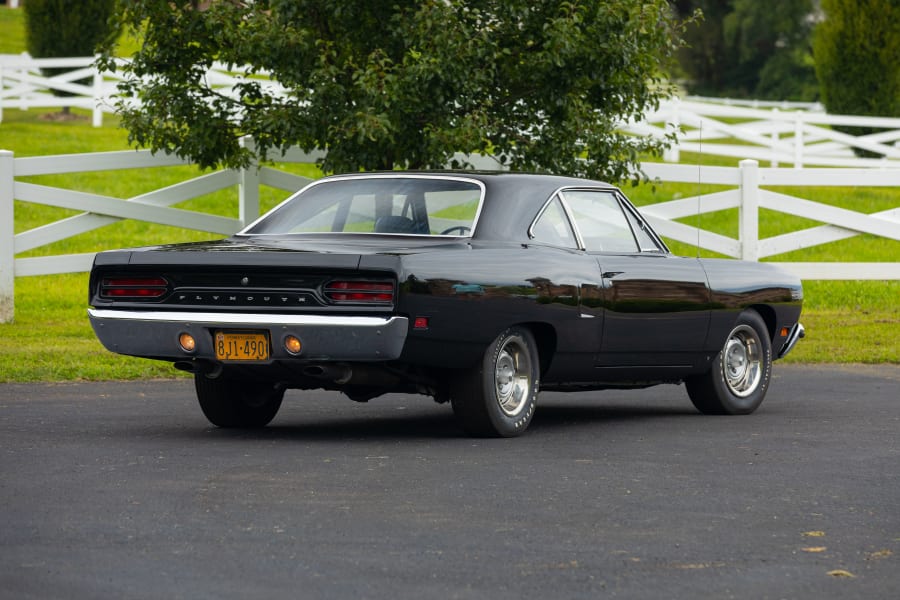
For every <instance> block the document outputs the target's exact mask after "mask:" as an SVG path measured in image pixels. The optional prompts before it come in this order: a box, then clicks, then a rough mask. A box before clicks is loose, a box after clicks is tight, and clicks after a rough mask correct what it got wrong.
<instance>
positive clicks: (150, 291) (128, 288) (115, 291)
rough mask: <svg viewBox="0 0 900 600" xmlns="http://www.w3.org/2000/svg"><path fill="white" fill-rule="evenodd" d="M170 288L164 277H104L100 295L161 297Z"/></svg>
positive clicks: (121, 298) (133, 297) (115, 297)
mask: <svg viewBox="0 0 900 600" xmlns="http://www.w3.org/2000/svg"><path fill="white" fill-rule="evenodd" d="M168 289H169V282H168V281H166V280H165V279H163V278H162V277H104V278H103V279H102V280H101V281H100V297H101V298H113V299H116V300H123V299H131V300H134V299H152V298H161V297H162V296H164V295H165V294H166V292H167V291H168Z"/></svg>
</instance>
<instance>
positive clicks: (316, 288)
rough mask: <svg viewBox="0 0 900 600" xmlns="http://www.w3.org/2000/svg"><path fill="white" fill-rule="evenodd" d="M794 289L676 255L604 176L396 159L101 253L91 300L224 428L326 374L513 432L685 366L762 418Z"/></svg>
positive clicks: (263, 420) (266, 416)
mask: <svg viewBox="0 0 900 600" xmlns="http://www.w3.org/2000/svg"><path fill="white" fill-rule="evenodd" d="M802 297H803V291H802V287H801V284H800V281H799V280H798V279H797V278H796V277H794V276H792V275H790V274H788V273H785V272H784V271H782V270H779V269H778V268H777V267H775V266H773V265H770V264H760V263H749V262H741V261H736V260H722V259H698V258H683V257H678V256H675V255H673V254H672V253H670V252H669V250H668V249H667V248H666V245H665V244H664V243H663V241H662V240H661V239H660V238H659V236H657V235H656V234H655V233H654V232H653V230H652V229H651V228H650V226H649V225H648V224H647V222H646V220H645V219H643V218H642V217H641V215H640V213H639V212H638V211H637V210H636V209H635V208H634V206H632V205H631V204H630V203H629V202H628V200H627V199H626V198H625V197H624V196H623V195H622V193H621V192H620V191H619V190H618V189H616V188H615V187H613V186H610V185H608V184H605V183H601V182H597V181H588V180H583V179H575V178H567V177H555V176H547V175H526V174H517V173H478V172H390V173H372V174H354V175H340V176H333V177H327V178H324V179H320V180H318V181H315V182H313V183H311V184H310V185H308V186H307V187H305V188H304V189H302V190H301V191H299V192H297V193H296V194H294V195H293V196H291V197H290V198H289V199H288V200H286V201H285V202H283V203H282V204H281V205H279V206H278V207H277V208H275V209H274V210H272V211H270V212H269V213H268V214H266V215H265V216H263V217H262V218H260V219H259V220H257V221H256V222H255V223H253V224H252V225H250V226H249V227H247V228H246V229H244V230H243V231H241V232H240V233H238V234H236V235H234V236H232V237H230V238H227V239H223V240H218V241H211V242H201V243H187V244H176V245H169V246H158V247H148V248H139V249H131V250H117V251H111V252H102V253H100V254H98V255H97V257H96V259H95V261H94V267H93V270H92V271H91V278H90V305H91V307H92V308H91V309H90V310H89V311H88V312H89V315H90V320H91V324H92V326H93V327H94V331H95V332H96V334H97V337H98V338H100V340H101V342H102V343H103V344H104V346H106V348H108V349H109V350H111V351H113V352H118V353H121V354H128V355H133V356H141V357H145V358H151V359H156V360H165V361H170V362H172V363H174V366H175V367H176V368H178V369H182V370H185V371H189V372H191V373H193V374H194V381H195V386H196V391H197V397H198V399H199V401H200V407H201V408H202V410H203V413H204V414H205V415H206V417H207V418H208V419H209V420H210V421H211V422H212V423H213V424H215V425H218V426H220V427H260V426H264V425H266V424H267V423H269V421H271V419H272V418H273V417H274V416H275V414H276V412H277V411H278V409H279V407H280V406H281V402H282V398H283V396H284V391H285V390H286V389H288V388H296V389H317V388H324V389H329V390H340V391H342V392H343V393H344V394H346V395H347V396H348V397H350V398H351V399H353V400H357V401H363V402H364V401H367V400H369V399H371V398H375V397H376V396H379V395H381V394H385V393H388V392H405V393H419V394H424V395H428V396H432V397H433V398H434V399H435V400H437V401H438V402H447V401H449V402H450V403H451V404H452V407H453V412H454V414H455V415H456V417H457V418H458V421H459V423H460V424H461V425H462V427H463V428H464V429H465V430H466V431H467V432H468V433H470V434H472V435H479V436H514V435H518V434H521V433H522V432H523V431H525V429H526V428H527V427H528V424H529V422H530V421H531V418H532V416H533V414H534V410H535V406H536V404H537V398H538V391H539V390H599V389H607V388H639V387H646V386H651V385H655V384H660V383H681V382H683V383H684V384H685V387H686V388H687V392H688V395H689V396H690V399H691V401H692V402H693V403H694V405H695V406H696V407H697V408H698V409H699V410H700V411H701V412H703V413H707V414H746V413H750V412H753V411H754V410H755V409H756V408H757V407H758V406H759V404H760V403H761V402H762V400H763V398H764V396H765V394H766V390H767V389H768V386H769V382H770V378H771V374H772V362H773V360H776V359H778V358H780V357H782V356H784V355H785V354H787V353H788V352H789V351H790V350H791V348H792V347H793V346H794V344H795V342H796V341H797V340H798V339H799V338H800V337H803V327H802V326H801V325H800V323H799V321H798V319H799V316H800V309H801V304H802Z"/></svg>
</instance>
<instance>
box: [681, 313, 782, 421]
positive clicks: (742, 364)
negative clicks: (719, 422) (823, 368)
mask: <svg viewBox="0 0 900 600" xmlns="http://www.w3.org/2000/svg"><path fill="white" fill-rule="evenodd" d="M771 377H772V342H771V340H770V339H769V334H768V330H767V329H766V324H765V322H764V321H763V320H762V317H760V316H759V313H757V312H756V311H754V310H746V311H744V312H742V313H741V314H740V315H738V318H737V320H736V321H735V324H734V327H733V328H732V330H731V333H729V334H728V337H727V338H726V339H725V344H724V346H723V347H722V350H721V351H719V353H718V354H717V355H716V358H715V360H714V361H713V364H712V368H711V369H710V370H709V372H707V373H704V374H703V375H696V376H694V377H690V378H688V379H686V380H685V387H687V392H688V395H689V396H690V398H691V402H693V403H694V406H695V407H697V410H699V411H700V412H702V413H703V414H707V415H747V414H750V413H752V412H753V411H755V410H756V409H757V408H758V407H759V405H760V404H761V403H762V401H763V398H765V397H766V391H767V390H768V389H769V381H770V379H771Z"/></svg>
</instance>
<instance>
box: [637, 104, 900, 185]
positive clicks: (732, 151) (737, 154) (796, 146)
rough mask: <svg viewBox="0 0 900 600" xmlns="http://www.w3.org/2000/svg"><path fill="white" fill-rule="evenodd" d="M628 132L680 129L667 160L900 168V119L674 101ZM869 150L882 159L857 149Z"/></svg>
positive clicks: (662, 132)
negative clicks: (860, 130) (684, 156)
mask: <svg viewBox="0 0 900 600" xmlns="http://www.w3.org/2000/svg"><path fill="white" fill-rule="evenodd" d="M835 125H846V126H851V127H866V128H876V129H879V131H877V132H876V133H870V134H867V135H849V134H846V133H841V132H839V131H836V130H834V129H831V127H832V126H835ZM625 129H626V130H628V131H630V132H632V133H634V134H636V135H649V136H654V137H662V136H664V135H665V134H666V133H667V132H672V131H675V132H676V133H677V135H678V144H677V145H675V146H673V147H672V148H671V149H670V150H669V151H668V152H667V153H666V156H665V160H666V161H667V162H678V160H679V158H680V156H679V154H680V152H682V151H685V152H696V153H702V154H704V155H707V154H708V155H714V156H728V157H732V158H752V159H755V160H758V161H761V162H769V163H770V164H771V166H773V167H777V166H778V165H779V164H782V163H784V164H789V165H792V166H793V167H794V168H797V169H799V168H802V167H804V166H810V165H815V166H819V167H875V168H900V118H888V117H858V116H851V115H829V114H826V113H824V112H819V111H813V112H808V111H805V110H789V111H784V110H779V108H778V107H773V108H771V109H761V108H753V107H748V106H737V105H733V104H721V103H716V102H711V101H707V102H697V101H693V100H691V99H689V98H688V99H685V100H679V99H672V100H669V101H668V102H665V103H663V104H662V105H661V106H660V108H659V110H657V111H656V112H654V113H651V114H648V115H645V116H644V120H643V121H641V122H639V123H638V122H635V123H630V124H628V125H627V126H625ZM854 148H858V149H861V150H868V151H870V152H874V153H876V154H878V155H880V156H881V158H860V157H858V156H856V154H854V152H853V149H854Z"/></svg>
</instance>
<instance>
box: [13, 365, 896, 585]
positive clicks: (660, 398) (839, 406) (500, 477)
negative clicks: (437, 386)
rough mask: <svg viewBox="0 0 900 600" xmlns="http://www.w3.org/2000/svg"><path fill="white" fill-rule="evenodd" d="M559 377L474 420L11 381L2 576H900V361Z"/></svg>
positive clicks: (328, 398)
mask: <svg viewBox="0 0 900 600" xmlns="http://www.w3.org/2000/svg"><path fill="white" fill-rule="evenodd" d="M775 374H776V377H775V380H774V382H773V384H772V387H771V389H770V392H769V397H768V398H767V400H766V402H765V403H763V405H762V407H761V408H760V410H759V411H758V412H757V413H756V414H754V415H751V416H749V417H704V416H701V415H699V414H697V413H696V412H695V411H694V410H693V408H692V407H691V405H690V403H689V401H688V399H687V396H686V394H685V392H684V390H683V388H681V387H675V386H662V387H657V388H651V389H648V390H642V391H632V392H618V391H615V392H597V393H581V394H570V395H563V394H545V395H543V396H542V397H541V404H540V408H539V409H538V412H537V413H536V415H535V418H534V421H533V423H532V425H531V428H530V429H529V432H528V433H527V434H526V435H525V436H524V437H522V438H517V439H512V440H477V439H469V438H465V437H461V436H460V435H459V432H458V430H457V428H456V427H455V425H454V422H453V418H452V415H451V412H450V409H449V407H447V406H439V405H436V404H433V403H431V402H430V401H429V400H427V399H426V398H424V397H414V396H399V395H398V396H389V397H384V398H381V399H376V400H373V401H371V402H369V403H368V404H364V405H359V404H355V403H353V402H351V401H349V400H347V399H346V398H344V397H342V396H339V395H335V394H330V393H315V394H308V395H301V394H300V393H297V392H289V393H288V396H287V398H286V401H285V405H284V407H283V408H282V411H281V412H280V413H279V415H278V417H276V419H275V421H274V422H273V424H272V425H271V426H270V427H269V428H267V429H265V430H263V431H259V432H253V433H241V432H233V431H224V430H218V429H214V428H211V427H209V426H208V425H207V423H206V421H205V419H204V418H203V417H202V415H201V414H200V411H199V408H198V407H197V406H196V403H195V400H194V399H193V393H192V386H191V383H190V382H189V381H185V380H181V381H164V382H150V383H97V384H95V383H83V384H66V385H0V515H2V517H0V596H2V597H3V598H54V597H58V598H126V597H127V598H179V597H180V598H203V597H208V598H245V597H249V596H251V595H252V596H254V597H298V598H354V599H356V598H491V599H500V598H542V599H544V598H548V599H549V598H554V599H555V598H588V597H610V598H729V597H736V598H813V597H816V598H820V597H824V598H898V597H900V435H898V430H900V367H897V366H883V367H798V366H790V365H780V364H779V365H776V369H775Z"/></svg>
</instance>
